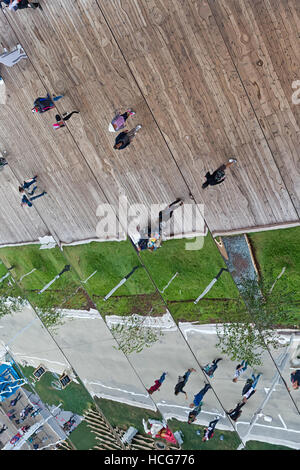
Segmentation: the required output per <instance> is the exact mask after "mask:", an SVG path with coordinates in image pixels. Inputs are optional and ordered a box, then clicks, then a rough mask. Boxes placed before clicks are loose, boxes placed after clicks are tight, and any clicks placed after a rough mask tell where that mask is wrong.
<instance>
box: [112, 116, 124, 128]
mask: <svg viewBox="0 0 300 470" xmlns="http://www.w3.org/2000/svg"><path fill="white" fill-rule="evenodd" d="M111 124H112V127H113V129H114V132H117V131H119V130H120V129H123V128H124V127H125V119H124V118H123V116H121V115H120V114H117V116H115V117H114V118H113V120H112V121H111Z"/></svg>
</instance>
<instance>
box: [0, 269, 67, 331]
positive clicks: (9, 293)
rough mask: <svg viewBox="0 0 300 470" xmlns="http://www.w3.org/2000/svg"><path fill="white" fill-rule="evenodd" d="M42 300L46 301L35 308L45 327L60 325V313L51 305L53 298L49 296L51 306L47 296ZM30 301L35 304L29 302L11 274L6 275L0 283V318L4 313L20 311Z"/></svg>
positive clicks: (61, 322)
mask: <svg viewBox="0 0 300 470" xmlns="http://www.w3.org/2000/svg"><path fill="white" fill-rule="evenodd" d="M30 294H31V293H29V295H30ZM31 295H32V294H31ZM44 300H45V301H46V302H45V303H42V302H41V305H40V306H35V310H36V313H37V314H38V316H39V317H40V319H41V320H42V322H43V323H44V325H45V327H46V328H49V327H50V328H53V327H55V326H59V325H62V324H63V321H62V313H61V312H60V311H59V310H58V309H57V308H56V307H53V306H52V305H53V299H52V298H51V306H50V304H49V298H47V299H44ZM31 303H33V304H35V302H30V301H29V300H28V299H27V296H26V291H24V290H23V289H21V288H20V287H19V286H18V285H17V283H16V282H15V281H14V279H13V277H12V276H9V277H7V278H6V279H5V280H3V281H2V282H1V283H0V318H1V317H3V316H4V315H9V314H12V313H18V312H21V311H22V309H23V308H24V307H25V306H26V305H27V306H29V305H31Z"/></svg>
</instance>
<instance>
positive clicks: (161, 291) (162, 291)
mask: <svg viewBox="0 0 300 470" xmlns="http://www.w3.org/2000/svg"><path fill="white" fill-rule="evenodd" d="M177 274H178V273H175V274H174V276H173V277H172V278H171V279H170V280H169V282H168V284H167V285H166V286H165V287H164V288H163V290H160V291H159V292H160V293H161V294H163V293H164V292H165V290H166V289H167V288H168V287H169V285H170V284H171V282H172V281H173V280H174V279H175V277H176V276H177Z"/></svg>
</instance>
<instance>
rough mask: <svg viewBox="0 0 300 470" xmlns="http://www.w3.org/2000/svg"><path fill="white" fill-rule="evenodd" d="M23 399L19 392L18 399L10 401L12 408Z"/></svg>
mask: <svg viewBox="0 0 300 470" xmlns="http://www.w3.org/2000/svg"><path fill="white" fill-rule="evenodd" d="M21 398H22V395H21V393H20V392H18V395H17V396H16V398H14V399H13V400H11V401H10V406H16V404H17V403H18V401H19V400H21Z"/></svg>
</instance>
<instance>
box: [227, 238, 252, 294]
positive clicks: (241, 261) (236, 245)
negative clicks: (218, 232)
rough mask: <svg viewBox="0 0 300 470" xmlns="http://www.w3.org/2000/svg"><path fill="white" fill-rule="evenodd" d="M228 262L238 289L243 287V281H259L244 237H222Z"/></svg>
mask: <svg viewBox="0 0 300 470" xmlns="http://www.w3.org/2000/svg"><path fill="white" fill-rule="evenodd" d="M222 241H223V244H224V246H225V249H226V252H227V255H228V260H226V259H225V263H226V265H227V268H228V269H229V271H230V273H231V275H232V277H233V279H234V281H235V283H236V284H237V287H238V288H239V286H240V285H241V282H242V280H243V279H253V280H256V279H257V275H256V271H255V269H254V266H253V262H252V258H251V253H250V250H249V246H248V243H247V240H246V237H245V236H244V235H235V236H230V237H222Z"/></svg>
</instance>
